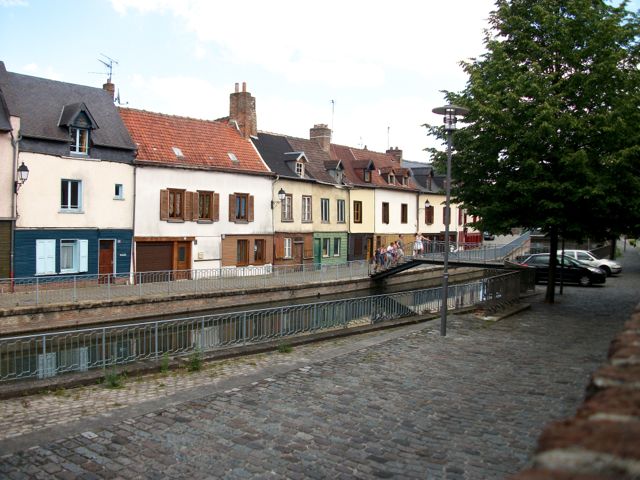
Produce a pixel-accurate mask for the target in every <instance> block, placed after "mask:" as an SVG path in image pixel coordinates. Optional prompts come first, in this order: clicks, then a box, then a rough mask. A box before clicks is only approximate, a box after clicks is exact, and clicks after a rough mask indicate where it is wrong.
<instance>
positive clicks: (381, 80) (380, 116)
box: [0, 0, 493, 161]
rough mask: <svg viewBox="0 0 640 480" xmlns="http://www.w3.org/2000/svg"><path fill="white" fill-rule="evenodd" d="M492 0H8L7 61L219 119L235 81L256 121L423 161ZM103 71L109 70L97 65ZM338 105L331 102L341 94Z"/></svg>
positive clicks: (1, 39)
mask: <svg viewBox="0 0 640 480" xmlns="http://www.w3.org/2000/svg"><path fill="white" fill-rule="evenodd" d="M492 8H493V1H492V0H448V1H436V0H421V1H420V0H408V1H403V0H398V1H395V2H391V1H385V2H382V1H379V0H368V1H361V0H353V1H350V0H343V1H335V0H325V1H324V2H307V1H301V0H282V1H280V0H272V1H264V0H262V1H261V0H240V1H234V2H218V1H211V0H111V1H107V0H92V1H86V0H59V1H55V2H53V1H47V0H0V45H2V50H3V53H2V54H0V60H2V61H4V62H5V66H6V68H7V70H9V71H13V72H18V73H25V74H30V75H36V76H42V77H47V78H52V79H56V80H62V81H66V82H71V83H80V84H84V85H92V86H101V85H102V83H103V82H104V81H105V80H106V74H105V73H104V72H105V71H106V69H105V67H104V66H103V65H102V64H101V63H99V61H98V59H103V60H104V57H102V56H101V55H102V54H104V55H107V56H108V57H111V58H112V59H115V60H117V61H118V64H117V65H115V68H114V75H113V82H114V83H115V84H116V86H117V88H118V89H119V91H120V97H121V100H122V101H123V102H128V106H131V107H135V108H143V109H146V110H151V111H156V112H162V113H170V114H177V115H187V116H192V117H197V118H207V119H215V118H219V117H223V116H226V115H227V114H228V111H229V94H230V93H231V92H232V91H233V88H234V83H236V82H238V83H242V82H243V81H246V82H247V90H248V91H250V92H251V93H252V94H253V95H254V96H255V97H256V103H257V114H258V128H259V129H260V130H265V131H270V132H276V133H283V134H288V135H294V136H299V137H303V138H308V135H309V128H310V127H312V126H313V124H315V123H327V124H329V126H330V127H331V126H333V129H334V136H333V141H334V142H336V143H341V144H346V145H352V146H364V145H367V147H368V148H369V149H372V150H377V151H384V150H386V148H387V147H388V146H398V147H399V148H401V149H403V151H404V157H405V158H406V159H408V160H416V161H427V160H428V156H427V154H426V153H425V152H423V151H422V150H423V148H425V147H427V146H433V145H434V140H432V139H430V138H429V137H427V136H426V130H425V129H424V128H423V127H422V126H421V125H422V124H423V123H425V122H428V123H437V122H440V119H439V118H438V117H437V116H436V115H434V114H432V113H431V109H432V108H433V107H437V106H441V105H443V104H444V96H443V94H442V93H441V91H442V90H460V89H462V88H463V87H464V84H465V82H466V76H465V75H464V73H463V71H462V69H461V68H460V66H459V64H458V63H459V61H461V60H464V59H468V58H471V57H476V56H479V55H480V54H481V53H482V51H483V44H482V40H483V35H484V29H485V28H486V27H487V18H488V16H489V12H490V11H491V10H492ZM91 72H102V74H100V73H98V74H96V73H91ZM331 100H334V101H335V109H334V113H333V114H332V103H331Z"/></svg>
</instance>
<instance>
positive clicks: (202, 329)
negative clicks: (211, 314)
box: [200, 315, 204, 352]
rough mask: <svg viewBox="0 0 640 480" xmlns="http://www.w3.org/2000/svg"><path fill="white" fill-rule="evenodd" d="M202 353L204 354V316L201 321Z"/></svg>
mask: <svg viewBox="0 0 640 480" xmlns="http://www.w3.org/2000/svg"><path fill="white" fill-rule="evenodd" d="M200 351H201V352H204V315H203V316H202V318H201V320H200Z"/></svg>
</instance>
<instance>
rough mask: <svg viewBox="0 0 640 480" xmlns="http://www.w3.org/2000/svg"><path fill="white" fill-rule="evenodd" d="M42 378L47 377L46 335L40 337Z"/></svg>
mask: <svg viewBox="0 0 640 480" xmlns="http://www.w3.org/2000/svg"><path fill="white" fill-rule="evenodd" d="M42 366H43V370H44V371H43V372H42V378H45V377H46V376H47V334H46V333H45V334H44V335H42Z"/></svg>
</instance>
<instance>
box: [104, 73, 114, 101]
mask: <svg viewBox="0 0 640 480" xmlns="http://www.w3.org/2000/svg"><path fill="white" fill-rule="evenodd" d="M102 89H103V90H104V91H106V92H109V93H110V94H111V98H112V99H114V100H115V98H116V85H115V84H114V83H111V79H110V78H109V79H108V80H107V83H105V84H104V85H102Z"/></svg>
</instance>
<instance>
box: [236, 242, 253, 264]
mask: <svg viewBox="0 0 640 480" xmlns="http://www.w3.org/2000/svg"><path fill="white" fill-rule="evenodd" d="M241 246H244V251H241ZM241 254H242V256H243V257H244V258H245V259H246V262H245V263H242V258H241ZM249 264H250V261H249V240H247V239H246V238H239V239H238V240H236V266H238V267H246V266H248V265H249Z"/></svg>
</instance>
